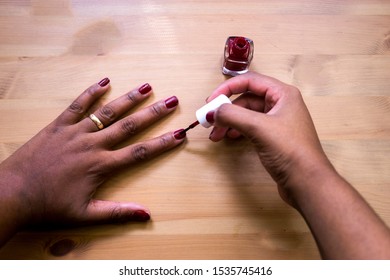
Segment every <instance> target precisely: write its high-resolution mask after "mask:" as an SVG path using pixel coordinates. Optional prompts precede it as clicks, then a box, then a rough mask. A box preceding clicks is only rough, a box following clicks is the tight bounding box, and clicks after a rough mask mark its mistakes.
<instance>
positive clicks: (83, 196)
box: [0, 79, 185, 225]
mask: <svg viewBox="0 0 390 280" xmlns="http://www.w3.org/2000/svg"><path fill="white" fill-rule="evenodd" d="M108 83H109V80H108V79H103V80H102V81H101V82H100V83H96V84H94V85H92V86H91V87H89V88H88V89H87V90H86V91H84V92H83V93H82V94H81V95H80V96H79V97H78V98H77V99H76V100H75V101H74V102H73V103H72V104H71V105H70V106H69V107H68V108H67V109H66V110H65V111H64V112H63V113H62V114H61V115H60V116H59V117H57V119H55V120H54V121H53V122H52V123H51V124H49V125H48V126H47V127H46V128H44V129H43V130H42V131H41V132H39V133H38V134H37V135H36V136H35V137H33V138H32V139H31V140H30V141H29V142H27V143H26V144H25V145H24V146H22V147H21V148H20V149H19V150H18V151H16V152H15V153H14V154H13V155H12V156H10V157H9V158H8V159H6V160H5V161H4V162H3V163H2V164H1V165H0V178H2V180H1V181H2V182H0V196H2V199H1V198H0V202H4V204H3V206H4V207H5V206H6V205H12V206H15V205H16V206H17V207H15V208H13V209H15V211H14V212H15V213H13V212H12V210H13V209H8V211H6V215H5V216H3V218H0V225H1V224H2V225H8V224H10V223H7V221H4V220H3V223H2V222H1V219H7V218H9V220H8V221H10V222H11V221H23V223H26V224H46V223H50V224H64V225H73V224H76V225H78V224H91V223H106V222H118V221H121V222H122V221H132V220H135V221H146V220H149V219H150V211H149V210H148V209H147V208H146V207H144V206H142V205H139V204H136V203H130V202H113V201H104V200H97V199H94V198H93V195H94V193H95V191H96V189H97V188H98V187H99V186H100V185H102V184H103V182H104V181H105V180H106V179H107V176H108V175H109V174H110V173H111V172H112V171H114V170H117V169H118V168H123V167H128V166H130V165H134V164H137V163H139V162H140V161H144V160H148V159H151V158H153V157H155V156H157V155H158V154H160V153H162V152H164V151H166V150H169V149H171V148H173V147H175V146H177V145H179V144H180V143H182V142H183V140H184V139H183V138H184V137H185V134H184V135H182V134H180V133H177V132H176V133H175V132H168V133H165V134H163V135H161V136H159V137H156V138H154V139H150V140H146V141H143V142H139V143H134V144H131V145H129V146H126V147H123V148H118V149H116V148H115V147H116V146H117V145H118V144H120V143H121V142H123V141H124V140H127V139H130V138H131V137H132V136H133V135H135V134H137V133H138V132H140V131H141V130H143V129H145V128H147V127H148V126H149V125H151V124H152V123H154V122H156V121H158V120H159V119H161V118H163V117H164V116H166V115H167V114H169V113H170V112H172V111H173V110H175V108H176V107H177V105H178V100H177V98H176V97H175V96H172V97H170V98H168V99H166V100H165V101H164V100H160V101H158V102H156V103H154V104H152V105H151V106H149V107H147V108H144V109H142V110H140V111H138V112H135V113H133V114H131V115H129V116H127V117H124V118H122V119H120V117H121V116H123V115H124V114H126V113H127V112H128V111H129V110H130V109H132V108H133V107H134V106H136V105H137V104H139V103H140V102H141V101H143V100H145V99H146V98H148V97H149V96H150V95H151V92H152V90H151V87H150V86H149V84H145V85H143V86H141V87H140V88H138V89H134V90H132V91H130V92H129V93H127V94H125V95H123V96H121V97H119V98H118V99H116V100H114V101H112V102H111V103H109V104H107V105H105V106H103V107H101V108H100V109H98V110H97V111H96V112H94V114H95V115H96V117H97V118H98V119H100V121H101V122H102V124H103V125H104V128H103V129H101V130H100V129H99V128H98V127H97V125H96V124H95V123H94V122H93V121H92V120H91V119H90V118H89V117H85V116H86V115H89V114H90V113H91V112H89V110H90V109H91V106H92V105H93V104H94V103H95V102H96V101H97V100H98V99H99V98H100V97H101V96H102V95H103V94H104V93H105V92H106V91H107V90H108V88H109V84H108ZM175 136H176V138H175ZM0 207H1V206H0ZM16 209H17V210H16ZM3 212H4V211H3Z"/></svg>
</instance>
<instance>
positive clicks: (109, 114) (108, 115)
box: [100, 105, 116, 121]
mask: <svg viewBox="0 0 390 280" xmlns="http://www.w3.org/2000/svg"><path fill="white" fill-rule="evenodd" d="M100 115H101V116H102V117H103V118H105V119H107V120H108V121H113V120H114V119H115V118H116V115H115V111H114V110H113V109H112V108H111V107H110V106H108V105H106V106H103V107H102V108H101V109H100Z"/></svg>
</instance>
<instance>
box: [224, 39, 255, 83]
mask: <svg viewBox="0 0 390 280" xmlns="http://www.w3.org/2000/svg"><path fill="white" fill-rule="evenodd" d="M253 50H254V44H253V41H252V40H251V39H249V38H245V37H239V36H230V37H229V38H227V40H226V43H225V51H224V61H223V65H222V73H223V74H225V75H229V76H237V75H240V74H244V73H246V72H248V70H249V65H250V63H251V61H252V58H253Z"/></svg>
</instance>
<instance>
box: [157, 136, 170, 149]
mask: <svg viewBox="0 0 390 280" xmlns="http://www.w3.org/2000/svg"><path fill="white" fill-rule="evenodd" d="M159 140H160V147H161V148H162V149H166V148H168V147H169V146H170V144H171V142H172V141H171V140H172V137H170V136H169V135H163V136H161V137H160V139H159Z"/></svg>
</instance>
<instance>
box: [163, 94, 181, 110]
mask: <svg viewBox="0 0 390 280" xmlns="http://www.w3.org/2000/svg"><path fill="white" fill-rule="evenodd" d="M177 104H179V99H177V97H176V96H171V97H169V98H168V99H167V100H165V106H167V108H168V109H171V108H174V107H176V106H177Z"/></svg>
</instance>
